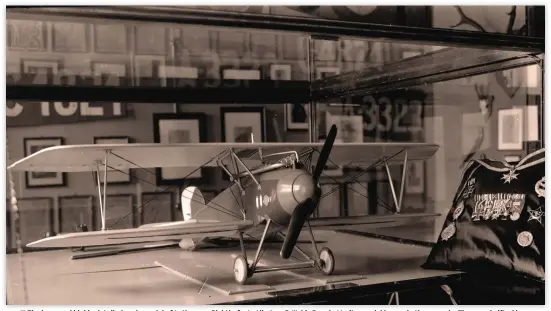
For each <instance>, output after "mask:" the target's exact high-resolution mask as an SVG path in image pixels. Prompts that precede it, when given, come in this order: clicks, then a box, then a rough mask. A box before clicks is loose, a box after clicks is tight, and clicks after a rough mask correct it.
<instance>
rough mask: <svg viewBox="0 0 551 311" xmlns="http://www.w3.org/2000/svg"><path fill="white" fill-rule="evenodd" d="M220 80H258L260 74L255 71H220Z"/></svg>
mask: <svg viewBox="0 0 551 311" xmlns="http://www.w3.org/2000/svg"><path fill="white" fill-rule="evenodd" d="M222 79H224V80H260V79H262V74H261V72H260V70H257V69H234V68H226V69H222Z"/></svg>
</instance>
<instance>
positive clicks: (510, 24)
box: [507, 5, 526, 35]
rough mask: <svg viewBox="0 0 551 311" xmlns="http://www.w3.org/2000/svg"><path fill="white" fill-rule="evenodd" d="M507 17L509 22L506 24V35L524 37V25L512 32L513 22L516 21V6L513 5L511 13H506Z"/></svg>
mask: <svg viewBox="0 0 551 311" xmlns="http://www.w3.org/2000/svg"><path fill="white" fill-rule="evenodd" d="M507 15H509V22H508V23H507V34H509V35H524V34H525V32H526V24H524V25H522V27H520V28H519V29H517V30H513V26H514V25H515V20H516V19H517V6H516V5H513V7H512V8H511V12H509V13H507Z"/></svg>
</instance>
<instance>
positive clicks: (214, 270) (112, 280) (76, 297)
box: [7, 232, 453, 305]
mask: <svg viewBox="0 0 551 311" xmlns="http://www.w3.org/2000/svg"><path fill="white" fill-rule="evenodd" d="M315 236H316V239H317V240H318V241H321V243H319V245H318V248H321V247H324V246H326V247H329V248H330V249H331V250H332V251H333V253H334V255H335V260H336V268H335V272H334V275H332V276H329V277H327V276H323V275H321V274H320V273H319V272H317V271H315V270H314V269H303V270H294V271H293V272H290V271H277V272H268V273H259V274H256V275H254V276H253V277H252V278H251V279H250V280H249V281H250V283H248V284H247V285H245V286H241V287H240V286H238V285H237V284H236V283H235V282H234V279H233V274H232V267H233V257H234V256H235V255H236V254H239V253H240V250H239V248H236V247H231V248H223V249H220V248H218V249H205V250H200V251H195V252H189V251H184V250H181V249H179V248H169V249H162V250H154V251H146V252H140V253H129V254H122V255H116V256H111V257H101V258H92V259H83V260H71V259H70V256H71V255H72V252H71V251H68V250H64V251H46V252H33V253H26V254H24V255H23V260H20V257H19V255H17V254H10V255H8V256H7V292H8V303H9V304H39V305H51V304H109V305H113V304H132V305H141V304H157V305H158V304H163V305H167V304H168V305H170V304H179V305H181V304H214V303H230V302H236V301H247V300H251V299H261V298H267V297H271V295H270V294H269V292H271V291H278V290H287V289H297V288H305V287H312V286H319V285H323V284H326V283H334V284H337V283H339V282H351V283H354V284H357V285H369V284H381V283H389V282H390V283H392V282H399V281H403V280H417V279H426V278H432V277H440V276H446V275H450V274H453V272H449V271H430V270H424V269H422V268H420V267H419V266H420V265H421V264H422V263H423V262H424V260H425V258H426V256H427V255H428V252H429V251H430V247H427V246H417V245H406V244H400V243H397V242H393V241H388V240H382V239H376V238H369V237H362V236H355V235H350V234H344V233H336V232H316V233H315ZM301 240H303V241H305V243H301V244H299V245H300V247H301V248H302V249H303V250H305V251H308V252H309V251H310V250H311V247H312V246H311V244H310V243H306V241H308V237H307V236H301ZM256 247H257V245H250V246H249V247H248V256H249V259H251V258H254V254H255V252H256ZM279 247H280V245H273V246H272V247H270V248H269V249H268V250H267V251H266V252H265V253H264V255H263V257H262V260H261V261H260V264H261V265H273V264H278V263H285V262H287V261H285V260H283V259H281V258H280V257H279V256H278V254H279ZM294 255H295V256H296V255H297V254H296V252H295V253H294ZM300 259H301V258H300ZM295 261H296V260H295ZM22 263H23V265H22ZM22 266H23V267H24V271H25V273H24V277H25V280H26V281H25V282H24V281H23V273H22ZM163 266H164V267H163ZM165 267H168V268H170V269H166V268H165ZM24 283H26V288H25V286H24ZM25 292H26V295H25ZM25 296H26V297H25Z"/></svg>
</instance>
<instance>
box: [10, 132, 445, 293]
mask: <svg viewBox="0 0 551 311" xmlns="http://www.w3.org/2000/svg"><path fill="white" fill-rule="evenodd" d="M336 135H337V128H336V126H334V125H333V126H332V127H331V129H330V131H329V133H328V135H327V138H326V140H325V142H324V143H254V142H252V143H195V144H124V145H71V146H57V147H51V148H47V149H43V150H41V151H39V152H36V153H34V154H32V155H30V156H28V157H26V158H24V159H22V160H20V161H17V162H16V163H14V164H13V165H11V166H10V167H9V169H12V170H23V171H42V172H85V171H95V172H97V185H98V191H99V203H100V213H101V225H102V229H101V231H90V232H77V233H66V234H60V235H57V236H53V237H48V238H44V239H42V240H39V241H36V242H32V243H30V244H29V245H28V246H29V247H41V248H73V247H90V246H104V245H120V244H130V243H151V242H154V243H157V242H168V241H171V242H179V243H180V246H181V247H182V248H184V247H187V246H189V244H190V243H191V244H194V243H198V242H200V241H202V240H205V239H209V238H228V237H232V238H234V239H239V242H240V245H241V251H242V254H241V255H240V256H237V257H236V258H235V261H234V277H235V280H236V281H237V282H239V283H241V284H244V283H245V281H246V280H247V279H248V278H250V277H251V276H252V275H253V274H255V273H260V272H266V271H277V270H288V269H300V268H317V269H319V270H320V271H321V272H322V273H324V274H326V275H329V274H331V273H332V272H333V269H334V266H335V260H334V256H333V254H332V252H331V250H329V249H328V248H322V249H321V250H319V251H318V249H317V245H316V240H315V238H314V234H313V230H336V229H339V228H343V226H350V225H365V226H368V227H370V228H373V227H374V228H377V227H389V226H397V225H401V224H405V223H408V222H413V221H419V220H426V219H427V218H429V217H435V216H437V214H428V213H419V214H401V213H400V207H401V205H402V198H403V192H404V181H405V178H406V172H407V170H406V166H407V161H408V160H424V159H427V158H429V157H431V156H432V155H433V154H434V153H435V152H436V150H437V149H438V146H437V145H433V144H425V143H338V142H337V143H335V138H336ZM320 147H321V150H318V148H320ZM209 154H210V155H212V157H211V158H209V159H206V158H207V155H209ZM330 155H332V156H333V159H334V161H333V160H332V162H334V163H335V162H336V163H339V165H346V166H354V167H364V166H365V165H366V163H372V162H378V163H382V164H384V166H385V167H386V172H387V174H388V175H389V176H388V177H389V180H390V181H391V183H390V185H391V191H392V195H393V200H394V205H395V207H396V213H395V214H394V215H383V216H354V217H331V218H310V216H311V215H312V214H313V212H314V211H315V210H316V208H317V206H318V203H319V201H320V199H321V198H322V193H321V188H320V183H319V181H320V177H321V175H322V172H323V171H324V169H325V167H326V164H327V163H328V160H329V156H330ZM305 159H306V160H305ZM307 161H309V162H308V163H316V165H315V166H313V167H312V166H311V165H310V164H305V163H306V162H307ZM396 163H399V164H403V165H404V168H403V171H402V176H401V186H400V190H399V193H397V191H396V190H395V187H394V185H393V183H392V178H391V176H390V174H391V171H390V169H389V165H391V164H396ZM205 166H218V167H220V168H221V169H222V170H223V171H224V172H225V173H226V174H227V175H228V176H229V178H230V181H231V182H232V184H231V186H230V187H228V188H227V189H226V190H224V191H223V192H221V193H220V194H219V195H218V196H216V197H215V198H214V199H212V200H211V201H210V202H205V200H204V198H203V196H202V194H201V191H200V190H199V189H198V188H197V187H188V188H186V189H185V190H184V191H183V192H182V198H181V205H182V213H183V221H175V222H165V223H152V224H146V225H143V226H140V227H138V228H132V229H116V230H108V229H106V215H107V211H106V208H105V207H106V202H105V200H106V196H105V190H106V189H105V187H106V186H105V185H106V183H103V194H102V191H101V186H102V184H101V183H100V180H99V176H100V175H99V174H100V173H101V174H104V180H107V173H108V171H110V170H111V171H113V170H120V171H122V170H124V169H135V168H140V169H146V168H176V167H178V168H190V169H191V168H193V169H199V168H202V167H205ZM190 174H191V173H190ZM303 230H306V231H305V233H307V234H308V235H309V236H310V239H311V243H312V246H313V250H314V252H313V254H314V255H313V256H309V255H308V254H306V253H305V252H304V251H302V250H301V249H300V248H299V247H298V246H297V240H298V237H299V234H300V233H301V231H303ZM244 234H246V235H247V236H250V237H254V238H256V239H259V244H258V249H257V252H256V256H255V258H254V260H253V261H252V263H251V264H249V262H248V260H247V254H246V252H245V241H244V238H243V235H244ZM268 235H275V236H278V237H279V238H280V240H281V241H282V247H281V251H280V256H281V257H282V258H284V259H289V257H290V256H291V253H292V252H293V250H296V251H297V252H298V253H300V254H301V255H302V256H304V257H305V258H306V259H307V260H306V261H305V262H299V263H296V262H294V263H289V264H285V265H281V266H278V267H257V266H256V265H257V263H258V262H259V259H260V256H261V253H262V252H261V251H262V247H263V244H264V242H265V239H266V237H267V236H268ZM312 257H314V258H312Z"/></svg>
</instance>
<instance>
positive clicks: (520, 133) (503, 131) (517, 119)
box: [497, 108, 524, 150]
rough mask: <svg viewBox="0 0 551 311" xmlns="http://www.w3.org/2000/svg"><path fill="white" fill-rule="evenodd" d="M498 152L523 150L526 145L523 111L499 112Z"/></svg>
mask: <svg viewBox="0 0 551 311" xmlns="http://www.w3.org/2000/svg"><path fill="white" fill-rule="evenodd" d="M497 135H498V141H497V142H498V150H522V149H523V147H524V146H523V145H524V128H523V109H522V108H512V109H500V110H499V111H498V131H497Z"/></svg>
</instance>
